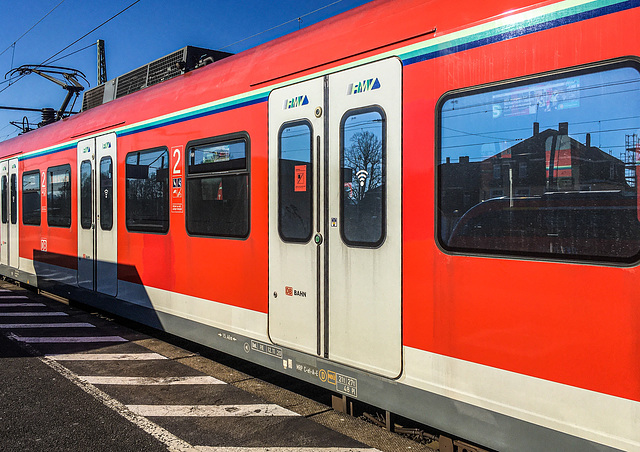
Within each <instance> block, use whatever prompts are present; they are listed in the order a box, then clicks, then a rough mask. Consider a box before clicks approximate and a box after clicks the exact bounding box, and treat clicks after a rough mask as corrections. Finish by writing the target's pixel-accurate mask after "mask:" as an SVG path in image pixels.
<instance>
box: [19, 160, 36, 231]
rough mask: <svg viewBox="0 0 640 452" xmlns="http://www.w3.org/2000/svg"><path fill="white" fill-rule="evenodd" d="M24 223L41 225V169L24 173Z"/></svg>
mask: <svg viewBox="0 0 640 452" xmlns="http://www.w3.org/2000/svg"><path fill="white" fill-rule="evenodd" d="M22 223H23V224H30V225H36V226H39V225H40V171H38V170H36V171H29V172H26V173H24V174H23V175H22Z"/></svg>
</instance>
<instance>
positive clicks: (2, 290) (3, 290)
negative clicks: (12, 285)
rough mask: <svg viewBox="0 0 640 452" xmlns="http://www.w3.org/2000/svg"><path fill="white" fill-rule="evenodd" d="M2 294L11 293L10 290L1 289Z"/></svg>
mask: <svg viewBox="0 0 640 452" xmlns="http://www.w3.org/2000/svg"><path fill="white" fill-rule="evenodd" d="M0 292H11V291H10V290H9V289H0Z"/></svg>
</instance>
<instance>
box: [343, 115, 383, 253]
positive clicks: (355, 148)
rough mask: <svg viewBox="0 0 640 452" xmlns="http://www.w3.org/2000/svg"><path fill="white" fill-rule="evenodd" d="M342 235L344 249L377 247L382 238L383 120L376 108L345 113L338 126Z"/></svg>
mask: <svg viewBox="0 0 640 452" xmlns="http://www.w3.org/2000/svg"><path fill="white" fill-rule="evenodd" d="M340 142H341V149H340V167H341V169H342V174H341V180H340V187H341V190H342V196H341V199H340V201H341V202H340V209H341V211H342V224H341V231H340V232H341V234H342V239H343V240H344V242H345V243H346V244H347V245H351V246H365V247H376V246H379V245H381V244H382V242H383V241H384V236H385V226H386V224H385V196H386V188H385V178H386V174H385V172H386V168H385V159H386V157H385V153H386V149H385V117H384V112H383V111H382V109H380V108H379V107H368V108H363V109H358V110H353V111H350V112H347V113H346V114H345V116H344V117H343V118H342V122H341V124H340Z"/></svg>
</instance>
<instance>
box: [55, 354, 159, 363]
mask: <svg viewBox="0 0 640 452" xmlns="http://www.w3.org/2000/svg"><path fill="white" fill-rule="evenodd" d="M47 358H50V359H53V360H56V361H148V360H154V359H168V358H167V357H166V356H162V355H160V354H158V353H68V354H59V355H47Z"/></svg>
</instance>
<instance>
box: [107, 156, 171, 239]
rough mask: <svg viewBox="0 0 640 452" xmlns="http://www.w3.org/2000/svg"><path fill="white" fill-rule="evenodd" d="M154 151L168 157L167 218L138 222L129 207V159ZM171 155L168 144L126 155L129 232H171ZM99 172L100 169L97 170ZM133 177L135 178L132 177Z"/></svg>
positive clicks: (165, 205) (165, 196)
mask: <svg viewBox="0 0 640 452" xmlns="http://www.w3.org/2000/svg"><path fill="white" fill-rule="evenodd" d="M152 152H164V153H165V155H166V157H167V176H166V190H165V192H164V193H163V198H164V199H163V203H164V207H165V214H166V219H165V218H163V219H160V220H158V221H157V222H156V223H155V224H153V223H147V224H144V223H140V224H137V223H135V222H133V220H132V219H131V218H130V209H129V179H130V178H129V177H128V176H129V171H130V168H129V167H128V164H127V160H128V159H129V157H130V156H132V155H136V154H145V153H152ZM170 163H171V162H170V156H169V149H168V148H167V147H166V146H157V147H153V148H148V149H140V150H136V151H131V152H129V153H127V155H126V157H125V196H124V198H125V225H126V228H127V231H129V232H138V233H145V234H167V233H168V232H169V225H170V222H171V213H170V206H169V202H170V198H171V196H170V192H171V186H170V179H171V178H170V176H169V171H170V166H171V164H170ZM96 172H98V171H96ZM132 179H133V178H132Z"/></svg>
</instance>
